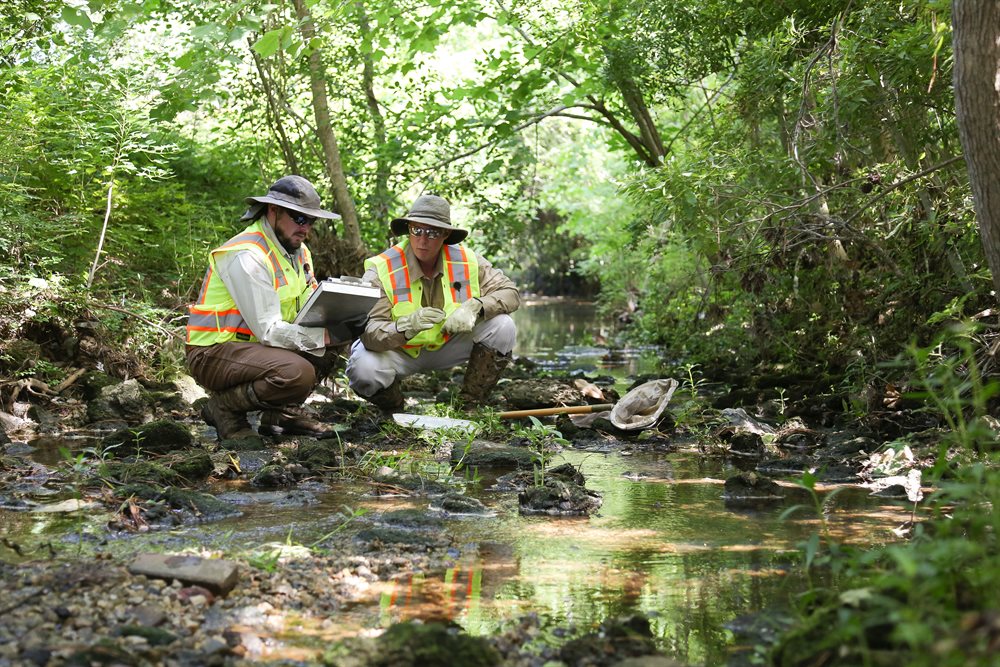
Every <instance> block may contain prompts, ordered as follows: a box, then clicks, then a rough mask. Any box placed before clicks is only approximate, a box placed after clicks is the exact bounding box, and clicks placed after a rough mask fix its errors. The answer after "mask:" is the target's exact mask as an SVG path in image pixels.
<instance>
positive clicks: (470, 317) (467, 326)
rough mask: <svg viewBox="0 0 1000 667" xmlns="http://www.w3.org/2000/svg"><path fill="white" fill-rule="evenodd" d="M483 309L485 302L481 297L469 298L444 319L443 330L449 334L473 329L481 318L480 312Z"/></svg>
mask: <svg viewBox="0 0 1000 667" xmlns="http://www.w3.org/2000/svg"><path fill="white" fill-rule="evenodd" d="M482 311H483V302H482V301H480V300H479V299H469V300H468V301H464V302H462V305H461V306H459V307H458V309H457V310H455V312H453V313H452V314H451V315H449V316H448V319H447V320H445V321H444V326H442V327H441V330H442V331H444V332H445V333H447V334H460V333H467V332H469V331H472V327H474V326H476V320H477V319H479V313H481V312H482Z"/></svg>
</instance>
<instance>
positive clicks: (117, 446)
mask: <svg viewBox="0 0 1000 667" xmlns="http://www.w3.org/2000/svg"><path fill="white" fill-rule="evenodd" d="M193 443H194V439H193V438H192V437H191V431H189V430H188V429H187V427H185V426H182V425H181V424H178V423H177V422H175V421H173V420H170V419H160V420H157V421H152V422H149V423H147V424H142V425H141V426H136V427H135V428H123V429H121V430H118V431H115V432H114V433H112V434H111V435H109V436H108V437H106V438H105V439H104V441H103V442H102V445H103V446H104V449H105V450H106V451H110V452H111V453H113V454H115V455H117V456H126V455H129V454H135V453H136V452H139V451H142V452H144V453H147V454H166V453H168V452H173V451H176V450H178V449H187V448H189V447H191V445H192V444H193Z"/></svg>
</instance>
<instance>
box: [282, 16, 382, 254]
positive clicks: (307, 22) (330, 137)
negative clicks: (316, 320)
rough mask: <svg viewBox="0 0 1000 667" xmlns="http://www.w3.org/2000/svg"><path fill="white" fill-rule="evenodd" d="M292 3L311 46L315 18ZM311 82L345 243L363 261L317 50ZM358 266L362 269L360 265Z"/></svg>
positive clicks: (312, 57)
mask: <svg viewBox="0 0 1000 667" xmlns="http://www.w3.org/2000/svg"><path fill="white" fill-rule="evenodd" d="M293 2H294V3H295V13H296V14H297V15H298V17H299V22H300V27H299V29H300V30H301V31H302V37H303V39H304V41H305V43H306V44H311V43H312V41H313V39H314V37H315V36H316V30H315V28H314V27H313V21H312V16H311V15H310V13H309V9H308V7H306V3H305V0H293ZM309 80H310V84H311V86H312V95H313V113H314V114H315V116H316V130H317V132H318V133H319V140H320V143H321V144H322V145H323V154H324V157H325V158H326V169H327V175H328V176H329V177H330V182H331V184H332V185H333V196H334V199H336V202H337V208H338V209H339V211H338V212H339V213H340V215H341V217H342V218H343V222H344V241H345V242H346V244H347V245H348V247H349V248H351V249H353V250H354V251H355V252H356V254H357V255H358V257H359V258H363V257H364V255H365V254H366V253H365V249H364V246H363V245H362V243H361V229H360V227H359V225H358V213H357V210H356V209H355V207H354V200H353V199H352V198H351V193H350V191H349V190H348V188H347V178H346V177H345V176H344V166H343V163H342V162H341V159H340V148H339V147H338V146H337V137H336V135H335V134H334V132H333V124H332V123H331V122H330V104H329V102H328V100H327V96H326V73H325V71H324V68H323V58H322V53H320V51H319V49H316V48H313V49H312V50H311V52H310V53H309ZM358 264H359V265H360V261H359V262H358ZM355 270H356V269H355Z"/></svg>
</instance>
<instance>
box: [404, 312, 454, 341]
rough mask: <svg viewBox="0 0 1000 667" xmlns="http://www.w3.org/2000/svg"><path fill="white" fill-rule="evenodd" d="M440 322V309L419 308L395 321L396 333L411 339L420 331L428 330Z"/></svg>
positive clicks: (442, 315) (442, 313) (441, 316)
mask: <svg viewBox="0 0 1000 667" xmlns="http://www.w3.org/2000/svg"><path fill="white" fill-rule="evenodd" d="M442 320H444V311H443V310H441V309H440V308H420V309H419V310H415V311H414V312H412V313H410V314H409V315H403V316H402V317H401V318H399V319H398V320H396V331H398V332H399V333H401V334H403V335H405V336H406V337H407V338H413V337H414V336H416V335H417V334H418V333H420V332H421V331H426V330H427V329H430V328H431V327H432V326H434V325H435V324H437V323H438V322H440V321H442Z"/></svg>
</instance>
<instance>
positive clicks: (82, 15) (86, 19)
mask: <svg viewBox="0 0 1000 667" xmlns="http://www.w3.org/2000/svg"><path fill="white" fill-rule="evenodd" d="M62 20H63V21H65V22H66V23H68V24H70V25H75V26H77V27H80V28H93V27H94V23H93V21H91V20H90V16H88V15H87V12H85V11H82V10H80V9H77V8H76V7H69V6H67V7H63V10H62Z"/></svg>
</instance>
